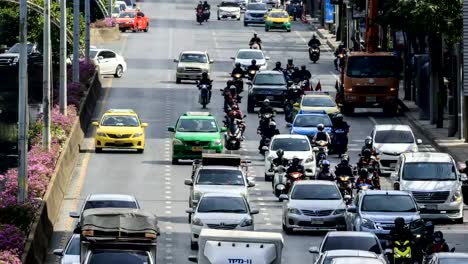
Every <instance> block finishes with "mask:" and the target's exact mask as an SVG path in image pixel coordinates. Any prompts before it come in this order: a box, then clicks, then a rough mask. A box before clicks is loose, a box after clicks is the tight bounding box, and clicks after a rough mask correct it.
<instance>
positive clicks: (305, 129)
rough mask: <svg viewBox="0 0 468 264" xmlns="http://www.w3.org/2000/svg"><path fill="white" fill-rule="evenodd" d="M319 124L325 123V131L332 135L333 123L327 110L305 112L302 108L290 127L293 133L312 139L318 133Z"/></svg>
mask: <svg viewBox="0 0 468 264" xmlns="http://www.w3.org/2000/svg"><path fill="white" fill-rule="evenodd" d="M318 124H323V125H324V126H325V131H326V132H327V133H328V134H329V135H330V136H331V135H332V128H333V124H332V121H331V119H330V117H329V116H328V115H327V113H326V112H325V111H319V112H304V111H302V110H301V111H299V113H298V114H297V115H296V117H295V118H294V121H293V122H292V124H288V126H289V127H290V133H291V134H299V135H305V136H308V137H309V138H310V140H312V138H313V137H314V136H315V134H317V125H318Z"/></svg>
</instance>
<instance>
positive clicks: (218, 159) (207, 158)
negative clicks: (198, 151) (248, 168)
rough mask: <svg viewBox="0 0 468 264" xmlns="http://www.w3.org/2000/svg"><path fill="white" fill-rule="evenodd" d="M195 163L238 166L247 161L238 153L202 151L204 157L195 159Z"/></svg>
mask: <svg viewBox="0 0 468 264" xmlns="http://www.w3.org/2000/svg"><path fill="white" fill-rule="evenodd" d="M193 162H194V163H195V164H201V165H203V166H234V167H238V166H241V165H243V164H245V163H248V161H246V160H242V158H241V156H240V155H238V154H211V153H202V158H201V159H198V160H194V161H193Z"/></svg>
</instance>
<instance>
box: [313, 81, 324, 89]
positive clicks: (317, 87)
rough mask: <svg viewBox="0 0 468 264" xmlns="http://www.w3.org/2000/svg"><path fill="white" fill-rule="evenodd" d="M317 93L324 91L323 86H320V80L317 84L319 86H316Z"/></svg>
mask: <svg viewBox="0 0 468 264" xmlns="http://www.w3.org/2000/svg"><path fill="white" fill-rule="evenodd" d="M315 91H322V85H321V84H320V80H319V81H318V83H317V86H315Z"/></svg>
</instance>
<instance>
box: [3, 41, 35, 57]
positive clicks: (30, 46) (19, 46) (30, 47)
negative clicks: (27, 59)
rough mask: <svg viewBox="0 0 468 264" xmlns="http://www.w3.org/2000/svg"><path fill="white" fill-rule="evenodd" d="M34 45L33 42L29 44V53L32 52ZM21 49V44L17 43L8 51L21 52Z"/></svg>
mask: <svg viewBox="0 0 468 264" xmlns="http://www.w3.org/2000/svg"><path fill="white" fill-rule="evenodd" d="M33 47H34V45H33V44H28V48H27V49H28V51H27V52H28V54H31V52H32V50H33ZM20 49H21V44H19V43H16V44H15V45H13V46H11V48H10V49H9V50H8V53H20Z"/></svg>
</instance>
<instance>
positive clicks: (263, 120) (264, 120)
mask: <svg viewBox="0 0 468 264" xmlns="http://www.w3.org/2000/svg"><path fill="white" fill-rule="evenodd" d="M274 116H275V113H273V114H272V113H265V114H263V115H262V114H258V117H259V118H260V121H259V128H258V131H257V134H262V133H263V131H262V129H263V128H265V127H269V125H270V122H271V121H275V119H274V118H273V117H274Z"/></svg>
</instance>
